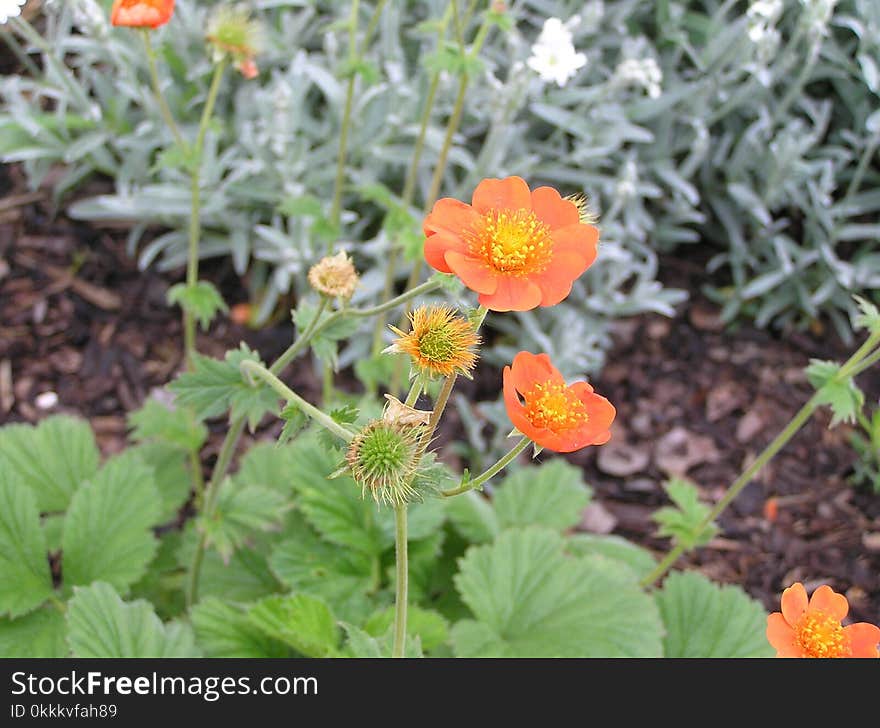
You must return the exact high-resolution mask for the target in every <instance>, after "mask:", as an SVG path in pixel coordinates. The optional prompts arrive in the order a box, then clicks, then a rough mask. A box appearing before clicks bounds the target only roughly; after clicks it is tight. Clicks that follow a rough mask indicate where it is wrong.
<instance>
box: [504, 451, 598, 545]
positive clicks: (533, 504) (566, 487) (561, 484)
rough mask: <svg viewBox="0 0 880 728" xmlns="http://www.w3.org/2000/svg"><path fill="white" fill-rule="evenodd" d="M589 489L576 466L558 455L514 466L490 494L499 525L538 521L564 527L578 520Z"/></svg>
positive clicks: (534, 523)
mask: <svg viewBox="0 0 880 728" xmlns="http://www.w3.org/2000/svg"><path fill="white" fill-rule="evenodd" d="M591 493H592V490H591V489H590V487H589V486H587V485H586V484H585V483H584V482H583V473H582V471H581V470H580V468H576V467H575V466H573V465H570V464H569V463H567V462H565V461H564V460H562V459H554V460H549V461H548V462H546V463H544V464H543V465H539V466H535V465H528V466H525V467H522V468H517V469H516V470H515V471H514V472H513V473H511V474H510V475H508V476H507V477H506V478H505V479H504V480H503V481H502V483H501V485H500V486H499V488H498V490H497V491H496V492H495V493H494V494H493V496H492V502H493V504H494V506H495V513H496V514H497V516H498V522H499V524H500V525H501V527H502V528H516V527H519V526H530V525H540V526H547V527H548V528H553V529H556V530H557V531H564V530H565V529H567V528H570V527H571V526H574V525H575V524H577V523H578V522H580V520H581V513H582V511H583V510H584V508H585V507H586V505H587V503H589V501H590V496H591Z"/></svg>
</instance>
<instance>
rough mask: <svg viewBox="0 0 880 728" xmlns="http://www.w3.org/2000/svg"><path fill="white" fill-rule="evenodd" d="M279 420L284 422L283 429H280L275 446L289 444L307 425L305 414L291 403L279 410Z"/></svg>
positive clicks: (307, 419) (307, 420)
mask: <svg viewBox="0 0 880 728" xmlns="http://www.w3.org/2000/svg"><path fill="white" fill-rule="evenodd" d="M281 419H282V420H284V427H282V428H281V434H280V435H278V441H277V443H276V444H277V445H284V444H285V443H287V442H290V441H291V440H292V439H293V438H294V437H296V436H297V435H298V434H299V433H300V432H302V430H303V429H304V428H305V426H306V425H307V424H308V423H309V418H308V416H307V415H306V414H305V412H303V411H302V410H301V409H300V408H299V407H297V405H295V404H294V403H292V402H288V403H287V404H286V405H285V406H284V408H283V409H282V410H281Z"/></svg>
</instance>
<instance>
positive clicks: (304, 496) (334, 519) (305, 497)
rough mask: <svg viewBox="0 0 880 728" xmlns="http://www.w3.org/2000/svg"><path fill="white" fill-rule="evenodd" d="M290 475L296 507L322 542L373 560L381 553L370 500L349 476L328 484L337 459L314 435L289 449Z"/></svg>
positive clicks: (381, 538)
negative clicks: (296, 494)
mask: <svg viewBox="0 0 880 728" xmlns="http://www.w3.org/2000/svg"><path fill="white" fill-rule="evenodd" d="M290 449H291V453H292V454H293V466H292V469H291V475H292V477H293V484H294V488H296V491H297V493H298V495H299V500H298V506H299V508H300V510H301V511H302V513H303V515H304V516H305V517H306V520H307V521H308V522H309V524H310V525H311V526H312V527H313V528H314V529H315V530H316V531H318V532H319V533H320V534H321V535H322V536H323V537H324V538H325V539H327V540H328V541H331V542H332V543H335V544H337V545H338V546H342V547H344V548H350V549H354V550H355V551H358V552H360V553H362V554H366V555H368V556H374V555H377V554H379V553H381V552H382V550H383V547H384V545H385V543H386V537H385V535H384V534H383V530H382V528H381V527H380V525H379V521H378V519H379V515H378V513H379V512H378V510H377V508H376V506H375V504H374V503H373V501H372V500H365V499H364V498H363V497H361V489H360V488H359V487H358V486H357V484H356V483H355V482H354V481H353V480H352V479H351V478H349V477H348V476H340V477H337V478H333V479H330V480H328V476H329V475H330V474H331V473H332V472H334V471H335V470H337V469H338V465H339V463H338V462H337V459H336V458H335V457H334V456H333V455H332V453H330V452H328V451H327V450H326V449H324V448H321V447H320V445H319V443H318V441H317V438H316V436H315V435H314V433H313V432H309V433H307V434H305V435H302V436H301V437H299V438H298V439H297V441H296V442H294V443H293V445H291V446H290Z"/></svg>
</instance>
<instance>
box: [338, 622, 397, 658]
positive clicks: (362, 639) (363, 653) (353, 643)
mask: <svg viewBox="0 0 880 728" xmlns="http://www.w3.org/2000/svg"><path fill="white" fill-rule="evenodd" d="M340 624H341V625H342V628H343V629H344V630H345V635H346V638H347V639H346V642H345V648H344V650H343V651H344V654H346V655H348V656H349V657H372V658H376V657H386V655H383V654H382V648H381V647H380V646H379V640H377V639H376V638H375V637H372V636H371V635H368V634H367V633H366V632H364V631H363V630H362V629H360V628H358V627H355V626H354V625H353V624H349V623H348V622H340Z"/></svg>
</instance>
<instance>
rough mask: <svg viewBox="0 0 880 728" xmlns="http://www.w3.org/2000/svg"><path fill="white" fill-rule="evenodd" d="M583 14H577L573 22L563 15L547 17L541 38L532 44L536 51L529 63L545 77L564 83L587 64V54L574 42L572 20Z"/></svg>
mask: <svg viewBox="0 0 880 728" xmlns="http://www.w3.org/2000/svg"><path fill="white" fill-rule="evenodd" d="M579 21H580V18H578V17H577V16H575V18H572V20H571V21H569V23H563V22H562V21H561V20H560V19H559V18H547V20H546V21H544V27H543V28H542V29H541V33H540V35H539V36H538V39H537V40H536V41H535V43H534V45H533V46H532V55H531V56H530V57H529V59H528V61H527V63H528V66H529V68H531V69H532V70H533V71H535V72H536V73H537V74H538V75H539V76H540V77H541V78H542V79H543V80H545V81H555V82H556V83H557V84H558V85H559V86H560V87H561V86H565V84H566V83H568V81H569V79H570V78H571V77H572V76H574V75H575V73H577V71H578V69H579V68H583V66H584V65H586V63H587V57H586V56H585V55H584V54H583V53H578V52H577V51H576V50H575V47H574V44H573V43H572V36H571V30H570V29H569V27H568V26H569V25H570V24H576V23H577V22H579Z"/></svg>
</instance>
